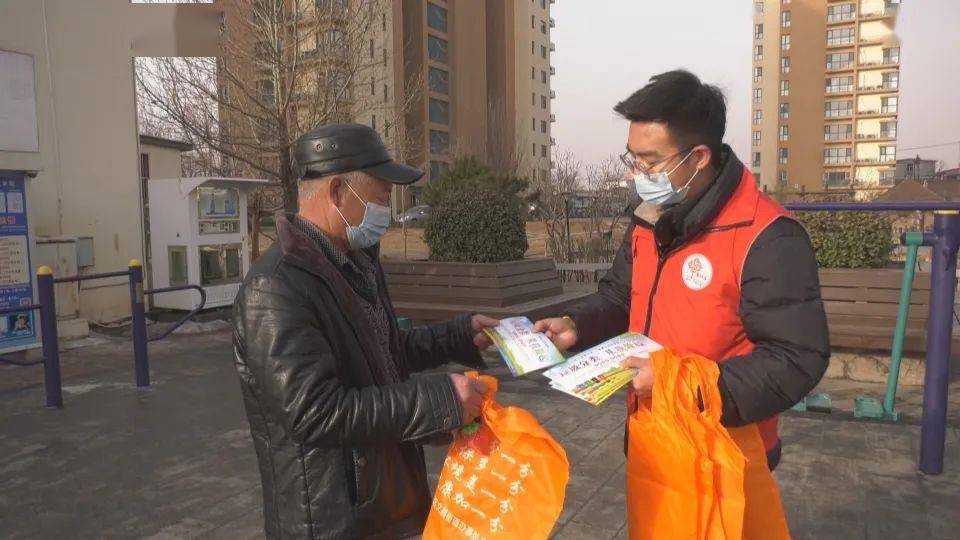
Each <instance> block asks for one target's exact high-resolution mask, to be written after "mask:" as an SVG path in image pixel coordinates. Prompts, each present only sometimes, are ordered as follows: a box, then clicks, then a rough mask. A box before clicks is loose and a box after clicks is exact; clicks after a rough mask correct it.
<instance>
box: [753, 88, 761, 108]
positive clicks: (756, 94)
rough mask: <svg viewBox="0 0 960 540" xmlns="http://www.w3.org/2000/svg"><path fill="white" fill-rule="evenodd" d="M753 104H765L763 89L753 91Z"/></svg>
mask: <svg viewBox="0 0 960 540" xmlns="http://www.w3.org/2000/svg"><path fill="white" fill-rule="evenodd" d="M753 102H754V103H755V104H757V105H760V104H761V103H763V88H754V89H753Z"/></svg>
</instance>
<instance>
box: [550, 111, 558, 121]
mask: <svg viewBox="0 0 960 540" xmlns="http://www.w3.org/2000/svg"><path fill="white" fill-rule="evenodd" d="M556 121H557V115H555V114H553V113H550V122H556Z"/></svg>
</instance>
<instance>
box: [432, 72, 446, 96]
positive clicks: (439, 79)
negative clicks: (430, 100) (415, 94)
mask: <svg viewBox="0 0 960 540" xmlns="http://www.w3.org/2000/svg"><path fill="white" fill-rule="evenodd" d="M428 78H429V79H430V80H429V84H430V91H431V92H436V93H438V94H443V95H449V94H450V74H449V73H448V72H447V70H445V69H440V68H435V67H432V68H430V70H429V72H428Z"/></svg>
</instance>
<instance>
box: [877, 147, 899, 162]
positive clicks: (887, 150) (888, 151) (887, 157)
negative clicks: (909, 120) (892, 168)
mask: <svg viewBox="0 0 960 540" xmlns="http://www.w3.org/2000/svg"><path fill="white" fill-rule="evenodd" d="M896 160H897V147H896V146H881V147H880V161H896Z"/></svg>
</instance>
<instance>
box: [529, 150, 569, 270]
mask: <svg viewBox="0 0 960 540" xmlns="http://www.w3.org/2000/svg"><path fill="white" fill-rule="evenodd" d="M553 163H554V167H553V171H552V174H551V176H550V177H549V178H542V177H540V176H536V175H535V178H534V179H533V180H532V181H531V185H530V188H531V191H532V194H533V199H534V201H535V205H536V215H537V216H538V217H540V219H542V220H543V223H544V228H545V229H546V234H547V249H548V251H549V252H550V253H551V254H552V255H553V258H554V259H556V260H558V261H560V262H569V261H570V260H571V259H572V253H571V251H572V238H571V235H570V232H569V230H568V228H567V225H568V224H569V219H570V211H571V208H570V205H571V197H572V196H573V194H574V193H575V192H576V191H577V190H579V189H582V178H581V169H582V163H581V162H580V161H578V160H577V159H576V157H575V156H574V155H573V154H572V153H571V152H563V153H561V154H560V155H558V156H557V157H556V159H554V162H553Z"/></svg>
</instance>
